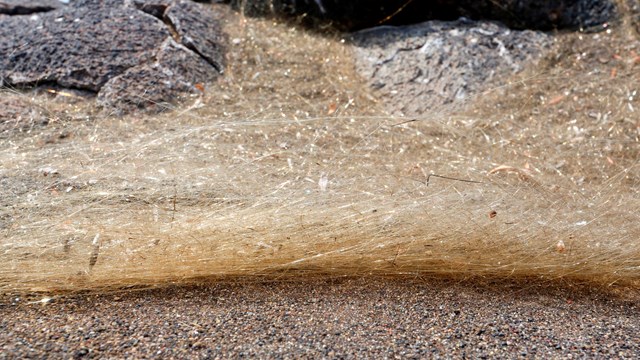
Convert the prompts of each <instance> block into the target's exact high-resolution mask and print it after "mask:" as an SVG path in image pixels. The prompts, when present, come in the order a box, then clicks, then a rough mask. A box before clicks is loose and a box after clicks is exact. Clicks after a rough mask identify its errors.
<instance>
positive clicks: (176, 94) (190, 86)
mask: <svg viewBox="0 0 640 360" xmlns="http://www.w3.org/2000/svg"><path fill="white" fill-rule="evenodd" d="M227 4H229V5H231V7H232V8H234V9H237V10H240V11H241V12H243V13H244V14H247V15H260V16H275V17H277V18H279V19H285V20H287V21H292V22H293V23H295V24H301V25H305V26H306V27H307V28H309V29H311V30H315V31H319V32H324V33H326V32H327V31H328V32H329V33H334V32H335V31H338V32H345V31H347V32H350V33H351V35H348V36H346V39H348V40H349V43H350V44H351V45H352V46H353V48H354V61H355V66H356V69H357V71H358V72H359V73H360V74H361V75H362V77H363V78H364V80H365V81H366V82H367V84H369V86H370V88H371V89H372V90H373V91H374V93H375V94H376V95H377V96H379V97H380V98H381V99H382V101H383V102H386V103H387V107H388V109H389V111H390V112H391V113H394V114H397V115H407V116H413V115H420V114H423V113H425V112H426V111H434V110H443V109H449V108H454V107H455V106H453V105H455V104H458V103H461V102H462V101H466V100H468V99H469V98H470V96H472V95H473V94H476V93H478V92H480V91H482V89H483V88H486V87H487V86H490V84H492V83H494V82H495V79H499V78H501V77H504V75H508V74H512V73H514V72H519V71H521V70H522V69H524V68H525V67H526V66H527V64H529V63H531V62H532V61H535V60H536V59H539V58H540V57H541V56H543V55H544V54H545V52H546V51H547V50H548V49H549V48H550V45H551V44H552V42H553V40H552V35H550V34H551V33H549V32H546V33H545V32H543V31H548V30H558V29H568V30H570V31H578V30H579V31H599V30H603V29H606V28H607V27H608V26H610V23H611V22H615V21H616V20H617V16H618V15H617V14H618V10H617V8H616V5H615V3H614V2H613V0H552V1H543V0H524V1H516V0H505V1H501V2H496V1H490V0H487V1H470V0H459V1H453V0H437V1H430V2H424V1H406V0H385V1H382V0H376V1H369V0H367V1H365V0H357V1H338V0H313V1H311V0H231V1H229V2H227ZM224 8H226V7H224V6H222V5H220V4H215V5H211V4H198V3H196V2H193V1H188V0H180V1H178V0H175V1H174V0H78V1H64V2H61V1H56V0H33V1H17V0H0V39H1V41H0V86H2V87H9V88H18V89H28V88H32V87H42V86H46V87H48V88H49V89H57V90H60V89H65V90H66V91H74V92H75V93H76V94H81V95H87V96H90V97H93V96H95V97H96V99H97V104H98V105H99V106H100V107H102V108H103V109H107V110H108V111H116V112H130V111H133V110H137V109H145V110H154V111H157V110H162V109H166V108H170V107H172V106H173V105H176V104H180V103H182V102H184V100H185V99H188V98H189V97H190V96H193V95H196V96H197V95H198V94H201V93H203V92H204V91H205V88H206V87H209V86H214V87H215V84H214V81H215V80H216V79H217V78H218V77H219V76H220V75H222V74H223V73H224V69H225V67H226V66H227V64H226V60H225V59H226V58H227V54H226V51H227V49H228V41H227V35H226V34H225V33H224V30H223V26H222V22H223V19H224V17H225V16H238V15H237V14H236V15H233V14H232V13H229V12H227V11H225V10H224ZM356 30H360V31H356ZM354 31H356V32H354ZM338 36H341V37H345V35H344V34H340V33H338ZM498 85H499V84H498ZM494 86H495V84H494Z"/></svg>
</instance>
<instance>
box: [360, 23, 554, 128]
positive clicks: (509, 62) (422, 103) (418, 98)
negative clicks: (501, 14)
mask: <svg viewBox="0 0 640 360" xmlns="http://www.w3.org/2000/svg"><path fill="white" fill-rule="evenodd" d="M352 40H353V44H354V45H355V46H354V52H355V58H356V69H357V71H358V72H359V73H360V74H361V75H362V76H363V77H364V78H365V79H367V81H368V82H369V84H370V86H371V87H373V88H374V89H376V91H377V92H378V94H379V95H380V96H381V98H383V100H384V102H385V103H386V104H388V108H389V110H390V111H391V112H392V113H395V114H397V115H407V116H420V115H423V114H426V113H428V111H430V110H441V109H446V108H451V107H452V106H455V105H456V104H460V103H461V101H462V100H465V99H468V98H469V96H470V95H472V94H474V93H477V92H478V91H480V90H482V89H483V86H486V85H487V84H488V83H489V82H490V81H491V80H492V79H494V77H495V76H496V75H504V74H508V73H513V72H518V71H520V70H522V69H523V67H524V65H525V64H526V63H527V62H529V61H531V60H533V59H535V58H537V57H539V56H540V55H542V54H543V53H544V50H545V49H546V48H548V46H549V45H550V43H551V41H550V38H549V37H548V35H545V34H544V33H541V32H537V31H529V30H526V31H515V30H510V29H508V28H506V27H504V26H502V25H498V24H496V23H491V22H482V21H481V22H474V21H469V20H465V19H461V20H458V21H454V22H441V21H429V22H425V23H422V24H418V25H411V26H405V27H392V26H383V27H378V28H373V29H370V30H364V31H361V32H358V33H355V34H354V35H353V38H352Z"/></svg>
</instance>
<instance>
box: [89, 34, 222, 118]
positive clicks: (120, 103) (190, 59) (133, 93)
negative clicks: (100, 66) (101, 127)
mask: <svg viewBox="0 0 640 360" xmlns="http://www.w3.org/2000/svg"><path fill="white" fill-rule="evenodd" d="M218 75H219V73H218V72H217V71H216V69H215V68H213V67H212V66H210V65H209V63H208V62H207V61H206V60H205V59H203V58H202V57H200V56H198V55H197V54H195V53H194V52H193V51H190V50H189V49H188V48H186V47H185V46H183V45H181V44H178V43H177V42H175V40H173V39H171V38H168V39H166V40H165V42H164V43H163V44H162V45H161V47H160V51H159V52H158V54H157V60H156V61H154V62H153V63H150V64H145V65H143V66H136V67H132V68H130V69H129V70H127V71H125V72H124V73H123V74H122V75H119V76H116V77H114V78H112V79H111V80H109V82H107V83H106V84H105V86H103V87H102V89H101V90H100V92H99V93H98V99H97V100H98V104H100V105H101V106H103V107H106V108H110V109H119V110H126V111H128V110H133V109H135V108H145V109H154V110H163V109H166V108H168V107H170V104H174V103H177V102H180V101H181V100H183V99H184V98H185V97H186V96H187V95H188V94H190V93H191V94H192V93H197V92H198V91H200V90H198V89H197V88H196V87H195V86H196V84H205V83H207V82H211V81H213V80H215V79H216V78H217V77H218Z"/></svg>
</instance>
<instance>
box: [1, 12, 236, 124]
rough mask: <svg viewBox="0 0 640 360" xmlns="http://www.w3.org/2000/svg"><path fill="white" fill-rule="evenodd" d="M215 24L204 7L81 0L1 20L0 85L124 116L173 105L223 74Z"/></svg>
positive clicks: (216, 19)
mask: <svg viewBox="0 0 640 360" xmlns="http://www.w3.org/2000/svg"><path fill="white" fill-rule="evenodd" d="M145 10H148V11H145ZM194 14H198V16H194ZM219 20H220V19H219V16H218V15H216V14H214V13H213V12H212V11H211V10H210V8H209V7H204V6H202V5H199V4H196V3H193V2H191V1H162V0H159V1H140V0H138V1H129V0H101V1H96V0H94V1H89V0H81V1H78V2H74V3H72V5H70V6H67V7H64V8H60V9H58V10H53V11H49V12H45V13H38V14H32V15H28V16H7V17H3V18H0V85H4V86H7V85H9V86H14V87H29V86H37V85H55V86H62V87H67V88H75V89H83V90H89V91H92V92H95V93H97V95H98V101H99V104H101V105H103V106H105V107H109V108H115V109H118V110H124V111H129V110H132V109H134V108H138V107H148V106H149V105H152V104H163V103H171V104H173V103H177V102H179V101H180V100H181V99H182V98H183V97H184V96H185V94H186V93H190V92H194V93H195V92H198V91H200V90H198V88H201V86H199V85H198V84H200V83H202V84H204V83H208V82H211V81H213V80H215V79H216V78H217V77H218V76H219V75H220V74H221V73H222V72H223V69H224V67H225V65H226V64H225V48H226V37H225V35H224V33H223V32H222V30H221V27H220V25H219ZM175 24H179V25H180V26H179V27H176V26H175ZM149 86H153V88H149Z"/></svg>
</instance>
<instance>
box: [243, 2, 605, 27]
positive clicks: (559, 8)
mask: <svg viewBox="0 0 640 360" xmlns="http://www.w3.org/2000/svg"><path fill="white" fill-rule="evenodd" d="M231 3H232V5H234V6H235V7H236V8H238V9H241V10H243V11H245V12H246V13H248V14H254V15H261V14H262V15H264V14H275V15H279V16H285V17H298V18H300V19H301V20H302V21H303V22H304V23H306V24H308V25H312V26H317V25H318V24H327V23H330V24H332V25H333V26H335V27H337V28H338V29H342V30H354V29H363V28H368V27H372V26H376V25H382V24H384V25H406V24H415V23H420V22H424V21H428V20H455V19H458V18H459V17H467V18H470V19H474V20H497V21H500V22H502V23H504V24H506V25H507V26H509V27H512V28H517V29H538V30H550V29H554V28H574V29H576V28H590V27H594V26H598V25H600V24H603V23H606V22H607V21H610V20H612V19H614V18H615V17H616V6H615V1H613V0H500V1H495V0H431V1H407V0H313V1H311V0H231Z"/></svg>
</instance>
